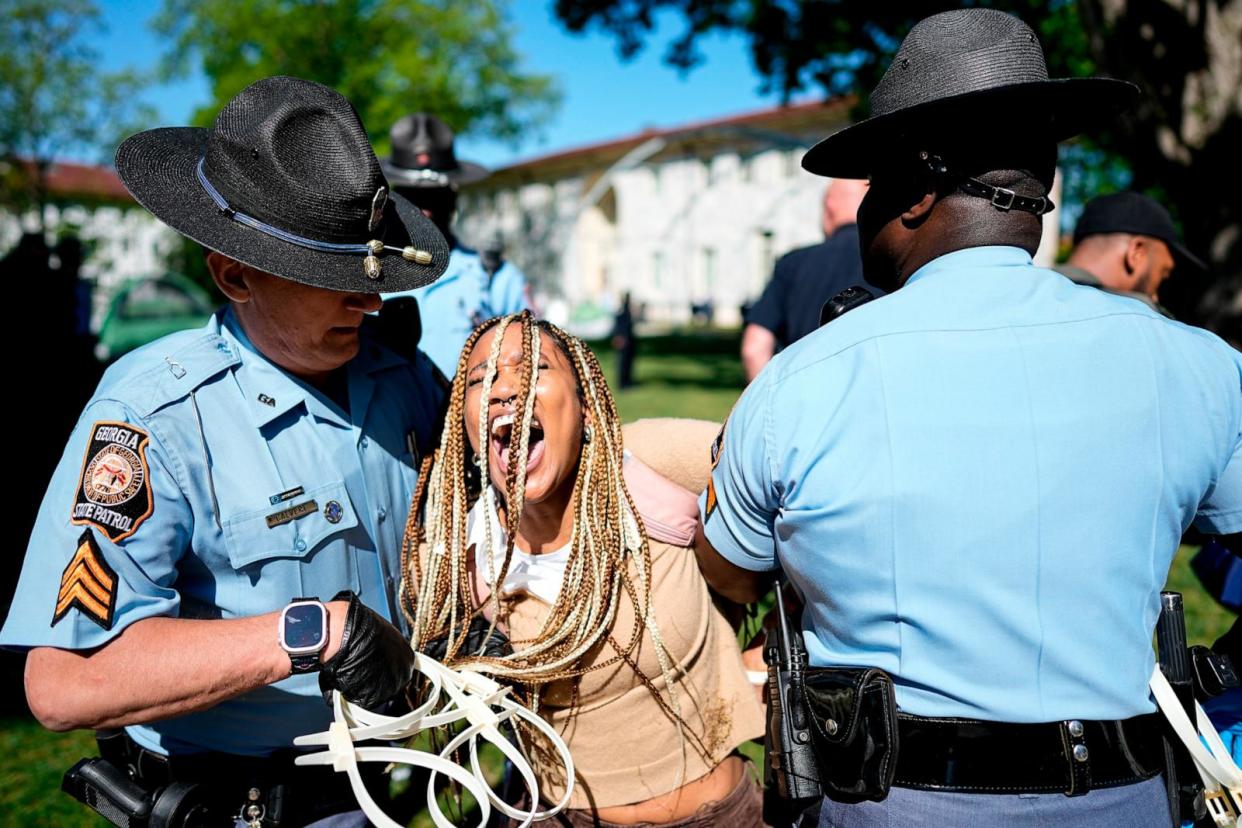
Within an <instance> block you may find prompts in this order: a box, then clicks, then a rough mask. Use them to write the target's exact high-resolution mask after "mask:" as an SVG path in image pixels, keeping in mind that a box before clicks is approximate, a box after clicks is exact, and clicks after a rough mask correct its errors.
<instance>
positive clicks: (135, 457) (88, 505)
mask: <svg viewBox="0 0 1242 828" xmlns="http://www.w3.org/2000/svg"><path fill="white" fill-rule="evenodd" d="M148 442H150V438H149V437H148V436H147V433H146V432H145V431H143V430H142V429H140V428H138V427H137V426H134V425H133V424H131V423H118V422H110V421H107V420H101V421H98V422H96V423H95V424H94V425H93V426H91V439H90V441H89V442H88V443H87V446H86V456H85V457H84V458H83V460H82V474H81V477H80V478H79V479H78V490H77V497H76V499H75V500H74V504H73V514H72V515H71V517H70V522H71V523H74V524H77V525H78V526H94V527H95V528H96V529H98V530H99V531H100V532H102V533H103V534H104V536H105V537H106V538H107V539H108V540H110V541H112V542H113V543H117V542H118V541H121V540H124V539H125V538H128V537H129V536H130V535H132V534H134V533H135V532H137V531H138V527H139V526H141V525H142V522H143V521H144V520H146V519H147V518H149V517H150V516H151V512H152V511H153V510H154V508H155V502H154V500H153V498H152V496H151V476H150V473H149V467H148V466H147V443H148Z"/></svg>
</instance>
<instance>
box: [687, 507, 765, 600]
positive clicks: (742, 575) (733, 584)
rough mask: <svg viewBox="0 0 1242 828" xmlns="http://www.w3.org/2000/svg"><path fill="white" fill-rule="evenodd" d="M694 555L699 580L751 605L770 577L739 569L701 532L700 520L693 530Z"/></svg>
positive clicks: (725, 594) (729, 596)
mask: <svg viewBox="0 0 1242 828" xmlns="http://www.w3.org/2000/svg"><path fill="white" fill-rule="evenodd" d="M694 555H695V557H696V558H698V561H699V570H700V571H701V572H702V573H703V579H704V580H705V581H707V583H708V585H709V586H710V587H711V588H712V589H714V590H716V591H717V592H719V593H720V594H721V595H723V596H724V597H726V598H728V599H729V600H730V601H736V602H737V603H739V604H753V603H754V602H755V601H758V600H759V598H760V596H762V595H763V594H764V593H765V592H767V590H768V588H769V586H770V585H771V582H772V577H771V575H770V574H769V573H766V572H753V571H751V570H749V569H742V568H741V567H740V566H737V565H736V564H734V563H732V562H730V561H728V560H726V559H725V557H724V556H723V555H721V554H720V553H719V552H717V551H716V548H715V547H713V546H712V544H711V541H709V540H708V539H707V536H706V535H704V534H703V524H702V522H701V521H700V523H699V526H698V529H697V530H696V531H695V533H694Z"/></svg>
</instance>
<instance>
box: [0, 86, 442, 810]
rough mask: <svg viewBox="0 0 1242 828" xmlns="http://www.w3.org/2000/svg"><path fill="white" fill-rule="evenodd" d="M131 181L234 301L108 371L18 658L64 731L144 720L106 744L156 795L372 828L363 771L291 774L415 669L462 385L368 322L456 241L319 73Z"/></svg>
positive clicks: (34, 565) (120, 157)
mask: <svg viewBox="0 0 1242 828" xmlns="http://www.w3.org/2000/svg"><path fill="white" fill-rule="evenodd" d="M116 167H117V171H118V173H119V175H120V176H121V179H122V180H123V181H124V182H125V185H126V186H127V187H128V188H129V190H130V192H131V193H133V195H134V197H135V198H136V199H137V200H138V202H139V203H140V204H142V205H143V206H144V207H146V208H147V209H148V210H150V211H151V212H152V213H154V214H155V215H156V216H157V217H158V218H160V219H161V220H163V221H164V222H165V223H167V224H168V225H170V226H171V227H172V228H173V229H175V230H177V231H178V232H180V233H182V234H184V235H185V236H188V237H189V238H191V239H193V240H195V241H197V242H200V243H201V244H202V245H204V247H206V248H207V249H208V250H209V252H208V253H207V264H208V267H209V269H210V270H211V273H212V276H213V278H214V279H215V282H216V284H217V286H218V287H219V288H220V290H221V291H222V292H223V293H224V295H225V296H226V297H227V298H228V300H229V305H228V307H227V308H226V309H225V310H222V311H221V312H219V313H217V314H216V315H215V316H214V317H213V318H212V319H211V320H210V321H209V322H208V324H207V325H206V326H205V327H204V328H202V329H199V330H191V331H183V332H180V333H176V334H172V335H170V336H167V337H165V338H163V339H160V340H158V341H156V342H153V343H151V344H149V345H147V346H145V347H143V348H141V349H139V350H137V351H135V352H133V353H131V354H129V355H127V356H125V357H124V358H122V359H121V360H119V361H118V362H117V363H116V364H115V365H114V366H112V368H110V369H109V370H108V372H107V374H106V375H105V377H104V378H103V380H102V382H101V383H100V385H99V387H98V388H97V389H96V391H95V394H94V396H93V397H92V398H91V400H90V402H89V404H88V405H87V406H86V409H85V410H84V411H83V412H82V415H81V417H80V418H79V420H78V423H77V426H76V427H75V429H74V431H73V433H72V436H71V437H70V439H69V443H68V445H67V446H66V447H65V452H64V455H63V457H62V459H61V461H60V464H59V466H58V468H57V470H56V472H55V475H54V477H53V479H52V481H51V485H50V486H49V488H48V491H47V494H46V496H45V498H44V500H43V504H42V507H41V509H40V512H39V516H38V519H37V522H36V525H35V529H34V533H33V535H32V537H31V539H30V545H29V548H28V551H27V555H26V560H25V566H24V569H23V572H22V576H21V582H20V586H19V588H18V591H17V597H16V599H15V601H14V603H13V605H12V607H11V609H10V611H9V614H8V619H7V621H6V622H5V624H4V627H3V631H2V632H0V644H3V645H6V646H9V647H17V648H22V649H28V650H29V655H28V659H27V670H26V688H27V696H28V700H29V704H30V707H31V709H32V710H33V711H34V713H35V715H36V716H37V717H38V718H39V720H40V721H41V722H43V724H44V725H45V726H47V727H49V728H51V729H53V730H69V729H72V728H94V729H104V728H122V727H123V728H124V729H125V732H124V735H116V734H112V735H108V736H106V738H104V739H102V740H101V745H105V746H106V752H107V753H108V754H109V755H110V756H111V758H112V759H113V760H114V762H115V764H118V765H119V766H120V767H121V768H122V769H128V773H129V776H130V777H131V780H133V781H136V782H138V783H139V784H140V785H141V786H142V787H144V788H145V789H147V790H152V789H154V788H157V787H161V786H167V785H168V784H169V783H170V782H182V783H186V784H197V785H205V786H208V787H210V788H211V790H212V797H213V798H212V800H211V802H212V805H211V807H212V808H213V809H215V810H213V815H214V816H215V817H216V818H220V817H221V815H223V816H225V817H234V816H236V817H240V818H242V819H243V820H245V821H246V823H247V824H255V825H258V824H279V825H302V824H308V823H311V822H314V821H315V820H324V821H323V822H322V824H325V825H326V824H329V823H330V824H333V825H347V824H349V825H352V824H363V820H362V817H361V813H360V812H356V808H357V806H356V804H353V802H352V797H351V796H350V795H349V791H348V783H347V782H346V783H344V784H342V783H341V782H340V781H338V780H337V779H334V778H332V776H333V775H332V774H331V773H330V772H329V773H327V774H325V775H323V776H318V775H314V774H310V773H308V771H310V770H311V769H307V768H297V769H294V768H293V765H292V758H293V757H292V751H291V748H292V740H293V738H294V737H295V736H298V735H299V734H305V733H310V732H314V731H317V730H322V729H324V727H325V726H326V725H327V724H328V723H329V721H330V710H329V708H328V707H327V705H325V703H324V697H323V695H322V693H323V691H325V690H330V689H333V688H336V689H341V690H342V692H344V693H345V694H346V695H348V696H350V697H351V698H354V699H358V700H361V701H362V702H363V703H364V704H367V705H370V706H374V705H378V704H381V703H382V702H384V701H385V700H386V699H388V698H390V697H391V696H393V695H394V694H396V693H398V692H399V691H401V690H402V689H403V688H404V685H405V683H406V682H407V681H408V679H409V676H410V674H411V671H412V657H411V656H410V654H409V652H410V651H409V647H408V644H407V643H406V642H405V638H404V636H403V635H402V634H401V632H400V631H399V630H398V629H397V628H396V627H395V626H394V624H396V623H398V621H399V613H398V611H397V606H398V602H397V597H396V594H395V590H396V588H397V585H398V584H399V583H400V580H401V577H400V550H401V538H402V528H403V525H404V522H405V515H406V512H407V510H408V505H407V504H408V501H409V498H410V495H411V492H412V489H413V487H414V484H415V480H416V475H417V469H418V463H419V457H420V455H421V453H422V452H424V451H426V450H427V447H428V445H429V441H430V440H431V439H432V437H433V430H434V423H435V419H436V415H437V411H438V409H439V406H440V402H441V399H440V396H441V395H440V390H439V387H438V385H437V384H436V382H435V380H434V379H433V376H432V374H433V369H432V366H431V364H430V362H429V361H428V360H426V358H419V359H418V360H417V361H415V362H413V363H411V362H409V361H407V360H406V359H404V358H402V357H399V356H397V355H396V354H394V353H393V352H392V351H390V350H389V349H388V348H386V347H385V346H384V345H383V344H382V343H380V342H378V341H376V340H375V339H374V338H373V336H372V335H371V332H370V329H369V328H370V324H371V323H372V322H373V321H374V320H372V319H371V318H370V317H369V316H368V313H370V312H373V311H375V310H376V309H377V308H378V307H379V305H380V299H379V292H380V291H382V290H388V289H394V288H395V289H409V288H415V287H418V286H421V285H425V284H428V283H430V282H431V281H433V280H434V279H435V278H436V277H437V276H438V275H439V274H440V273H441V272H442V271H443V269H444V267H445V265H446V264H447V261H448V246H447V244H446V243H445V241H444V239H443V237H442V236H441V235H440V233H439V232H438V231H437V230H436V229H435V227H434V226H433V225H432V224H431V223H430V222H429V221H427V220H426V219H425V218H424V217H423V216H422V215H421V214H420V213H419V212H418V210H417V209H415V208H414V207H413V206H412V205H410V204H409V203H408V202H406V201H404V200H403V199H400V198H399V197H394V196H390V195H389V194H388V185H387V182H386V181H385V179H384V177H383V175H382V173H381V170H380V166H379V162H378V160H377V159H376V158H375V155H374V153H373V152H372V150H371V147H370V145H369V144H368V142H367V138H366V132H365V130H364V129H363V126H362V124H361V123H360V122H359V120H358V116H357V114H356V113H355V112H354V110H353V108H352V107H351V106H350V104H349V103H348V101H346V100H345V99H344V98H342V97H341V96H340V95H339V94H337V93H336V92H334V91H333V90H331V89H328V88H327V87H324V86H321V85H319V84H315V83H310V82H308V81H302V80H298V79H294V78H280V77H277V78H269V79H266V80H262V81H259V82H257V83H255V84H253V85H251V86H249V87H247V88H246V89H245V90H243V91H242V92H241V93H240V94H238V96H237V97H236V98H234V99H233V100H232V101H231V102H230V103H229V104H228V105H227V106H225V107H224V109H223V110H222V111H221V113H220V115H219V117H218V118H217V120H216V123H215V126H214V127H213V128H212V129H197V128H168V129H156V130H151V131H148V132H143V133H140V134H138V135H135V136H133V137H131V138H129V139H128V140H126V141H125V142H124V143H123V144H122V145H121V146H120V148H119V149H118V151H117V155H116ZM334 596H335V598H334ZM336 776H338V777H340V778H341V779H343V776H341V775H339V774H337V775H336ZM348 811H355V812H356V813H354V814H352V815H351V814H346V815H345V816H340V815H339V814H338V815H337V816H335V817H333V816H332V815H333V814H337V813H338V812H348ZM226 821H227V820H226ZM213 824H214V823H213Z"/></svg>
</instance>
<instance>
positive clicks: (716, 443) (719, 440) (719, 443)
mask: <svg viewBox="0 0 1242 828" xmlns="http://www.w3.org/2000/svg"><path fill="white" fill-rule="evenodd" d="M728 427H729V421H728V420H725V422H724V425H722V426H721V427H720V433H719V434H717V435H716V439H715V440H713V441H712V469H713V470H715V468H716V466H717V465H719V464H720V451H721V449H723V448H724V435H725V429H726V428H728Z"/></svg>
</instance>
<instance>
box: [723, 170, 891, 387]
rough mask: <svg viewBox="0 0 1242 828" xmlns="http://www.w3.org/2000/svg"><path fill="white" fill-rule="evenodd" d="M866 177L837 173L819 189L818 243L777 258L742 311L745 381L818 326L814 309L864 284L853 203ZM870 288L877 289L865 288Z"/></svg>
mask: <svg viewBox="0 0 1242 828" xmlns="http://www.w3.org/2000/svg"><path fill="white" fill-rule="evenodd" d="M866 193H867V185H866V182H863V181H854V180H849V179H841V180H839V181H833V182H832V183H831V184H830V185H828V189H827V190H826V191H825V192H824V235H825V236H826V237H827V238H825V239H824V241H822V242H820V243H819V244H814V245H811V246H810V247H802V248H799V249H797V250H794V251H793V252H791V253H787V254H785V255H784V256H782V257H781V259H780V260H779V261H778V262H777V263H776V268H775V269H774V270H773V272H772V281H770V282H768V286H767V288H765V289H764V291H763V295H762V296H760V297H759V301H758V302H756V303H755V306H754V307H753V308H751V311H750V313H749V314H748V315H747V317H746V330H745V331H744V332H743V333H742V366H743V368H744V369H745V370H746V381H747V382H749V381H750V380H752V379H754V378H755V375H756V374H758V373H759V371H761V370H762V369H763V366H765V365H767V364H768V360H770V359H771V358H772V357H773V355H775V354H776V352H777V351H780V350H782V349H784V348H786V347H788V346H789V345H792V344H793V343H794V342H797V341H798V340H799V339H801V338H802V337H804V336H806V335H807V334H809V333H810V332H811V331H813V330H815V329H816V328H817V327H819V312H820V309H821V308H822V307H823V306H824V303H825V302H827V301H828V300H829V299H831V298H832V297H834V296H836V295H837V294H838V293H840V292H841V291H843V290H845V289H846V288H847V287H850V286H851V285H862V284H864V280H863V274H862V259H861V257H860V255H859V252H858V226H857V225H856V224H855V223H854V222H855V221H856V220H857V215H858V205H859V204H860V203H862V200H863V196H864V195H866ZM869 289H870V290H871V292H872V293H875V294H878V293H880V292H881V291H879V290H878V289H875V288H869Z"/></svg>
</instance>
